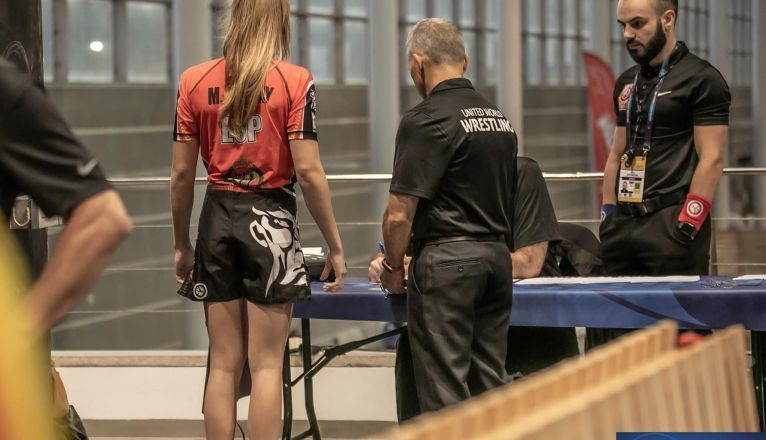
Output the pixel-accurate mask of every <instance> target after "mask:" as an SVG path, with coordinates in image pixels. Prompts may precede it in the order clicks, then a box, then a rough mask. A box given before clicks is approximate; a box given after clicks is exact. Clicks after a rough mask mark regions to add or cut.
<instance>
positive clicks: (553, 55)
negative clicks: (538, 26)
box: [545, 38, 561, 86]
mask: <svg viewBox="0 0 766 440" xmlns="http://www.w3.org/2000/svg"><path fill="white" fill-rule="evenodd" d="M560 47H561V45H560V42H559V40H557V39H555V38H548V39H547V40H546V41H545V83H546V84H548V85H551V86H555V85H559V84H561V70H560V64H559V63H560V62H561V61H560V59H561V48H560Z"/></svg>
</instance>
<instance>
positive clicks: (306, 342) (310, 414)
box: [301, 318, 322, 440]
mask: <svg viewBox="0 0 766 440" xmlns="http://www.w3.org/2000/svg"><path fill="white" fill-rule="evenodd" d="M301 333H302V334H303V347H302V348H303V350H302V356H303V371H304V372H307V371H309V369H311V364H312V361H311V320H309V319H305V318H304V319H301ZM303 389H304V397H305V401H306V417H307V418H308V422H309V430H308V431H307V432H308V433H311V436H312V438H313V439H314V440H320V439H321V438H322V437H321V435H320V434H319V422H318V421H317V416H316V412H315V411H314V380H313V378H312V377H311V375H306V376H305V377H304V378H303Z"/></svg>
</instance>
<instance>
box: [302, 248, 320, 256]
mask: <svg viewBox="0 0 766 440" xmlns="http://www.w3.org/2000/svg"><path fill="white" fill-rule="evenodd" d="M303 255H307V256H319V257H321V256H323V255H324V251H322V248H321V247H305V248H303Z"/></svg>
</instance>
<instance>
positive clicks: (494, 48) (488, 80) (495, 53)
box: [484, 32, 500, 86]
mask: <svg viewBox="0 0 766 440" xmlns="http://www.w3.org/2000/svg"><path fill="white" fill-rule="evenodd" d="M484 41H485V42H486V43H485V44H486V49H485V51H486V52H485V53H484V54H485V55H486V63H485V69H486V70H485V71H484V75H485V76H484V83H485V84H486V85H488V86H494V85H495V84H497V60H498V59H499V58H500V48H499V46H498V36H497V32H488V33H487V37H486V39H485V40H484Z"/></svg>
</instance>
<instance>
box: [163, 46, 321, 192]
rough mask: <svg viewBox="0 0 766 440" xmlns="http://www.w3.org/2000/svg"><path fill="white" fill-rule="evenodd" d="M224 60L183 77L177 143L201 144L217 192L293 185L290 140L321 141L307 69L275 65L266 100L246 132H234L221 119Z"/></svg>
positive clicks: (178, 106) (251, 120) (219, 59)
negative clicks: (195, 141) (197, 141)
mask: <svg viewBox="0 0 766 440" xmlns="http://www.w3.org/2000/svg"><path fill="white" fill-rule="evenodd" d="M225 78H226V62H225V60H224V59H223V58H218V59H216V60H212V61H208V62H205V63H202V64H198V65H196V66H193V67H191V68H189V69H188V70H186V71H185V72H184V73H183V74H182V75H181V80H180V82H179V86H178V104H177V106H176V120H175V130H174V133H173V139H174V140H175V141H176V142H189V141H192V140H195V139H198V140H199V143H200V154H201V155H202V160H203V161H204V164H205V168H207V172H208V181H209V182H211V183H212V184H213V185H215V186H216V189H228V190H232V191H243V190H250V189H257V188H264V189H275V188H282V187H284V186H287V185H291V184H292V183H293V182H294V176H295V170H294V167H293V160H292V156H291V154H290V144H289V141H291V140H295V139H313V140H316V139H317V129H316V89H315V88H314V79H313V77H312V75H311V72H309V71H308V70H307V69H305V68H303V67H300V66H296V65H294V64H290V63H287V62H284V61H278V62H275V63H274V64H273V65H272V67H271V69H270V70H269V73H268V75H267V77H266V86H265V90H264V99H263V100H262V101H261V103H260V105H259V106H258V111H257V112H256V114H254V115H253V117H252V118H251V119H250V121H249V124H248V127H247V129H246V130H245V132H244V133H239V134H237V133H232V132H231V131H229V129H228V124H227V118H219V110H220V105H221V103H223V99H224V91H225V89H226V81H225Z"/></svg>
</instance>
